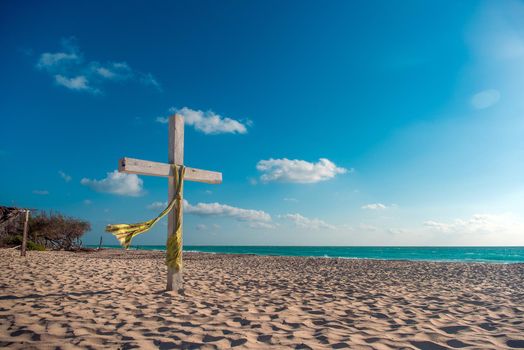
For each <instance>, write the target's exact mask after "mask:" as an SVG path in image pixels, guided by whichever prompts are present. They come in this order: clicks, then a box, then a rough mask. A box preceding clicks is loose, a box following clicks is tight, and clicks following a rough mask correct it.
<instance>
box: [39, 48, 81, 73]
mask: <svg viewBox="0 0 524 350" xmlns="http://www.w3.org/2000/svg"><path fill="white" fill-rule="evenodd" d="M78 61H80V57H79V56H78V55H77V54H76V53H75V52H56V53H50V52H45V53H43V54H41V55H40V58H39V59H38V62H37V64H36V66H37V68H39V69H45V70H53V69H55V68H56V67H57V66H60V65H63V64H64V63H68V64H70V63H77V62H78Z"/></svg>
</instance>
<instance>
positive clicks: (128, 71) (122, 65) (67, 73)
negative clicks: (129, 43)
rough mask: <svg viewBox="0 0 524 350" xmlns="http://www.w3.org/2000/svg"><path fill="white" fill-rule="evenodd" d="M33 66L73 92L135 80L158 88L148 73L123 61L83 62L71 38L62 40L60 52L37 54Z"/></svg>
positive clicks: (82, 55) (81, 54)
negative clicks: (37, 56)
mask: <svg viewBox="0 0 524 350" xmlns="http://www.w3.org/2000/svg"><path fill="white" fill-rule="evenodd" d="M36 67H37V68H38V69H39V70H41V71H43V72H46V73H48V74H49V75H51V76H52V77H53V79H54V81H55V83H56V84H57V85H59V86H62V87H65V88H67V89H70V90H74V91H84V92H89V93H93V94H99V93H101V92H102V86H103V85H105V84H106V83H108V82H117V81H119V82H122V81H137V82H139V83H141V84H143V85H148V86H153V87H155V88H156V89H158V90H160V89H161V87H160V84H159V83H158V81H157V80H156V79H155V77H154V76H153V75H152V74H151V73H142V72H140V71H137V70H134V69H132V68H131V67H130V66H129V64H127V63H126V62H110V61H109V62H104V63H100V62H98V61H86V60H85V59H84V54H83V53H82V52H81V51H80V49H79V48H78V46H77V45H76V43H75V40H74V39H73V38H70V39H64V40H62V49H61V51H58V52H44V53H42V54H40V56H39V58H38V61H37V63H36Z"/></svg>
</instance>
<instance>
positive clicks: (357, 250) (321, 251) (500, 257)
mask: <svg viewBox="0 0 524 350" xmlns="http://www.w3.org/2000/svg"><path fill="white" fill-rule="evenodd" d="M91 247H93V246H91ZM105 247H106V248H119V246H105ZM132 249H143V250H165V249H166V247H165V246H138V247H136V246H133V247H132ZM184 251H193V252H204V253H224V254H255V255H279V256H311V257H326V258H348V259H384V260H426V261H461V262H491V263H524V247H311V246H308V247H289V246H191V245H188V246H184Z"/></svg>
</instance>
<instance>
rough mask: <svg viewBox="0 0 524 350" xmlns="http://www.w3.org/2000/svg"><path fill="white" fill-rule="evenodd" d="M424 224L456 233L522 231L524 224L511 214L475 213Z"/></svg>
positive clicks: (441, 230) (445, 231) (434, 229)
mask: <svg viewBox="0 0 524 350" xmlns="http://www.w3.org/2000/svg"><path fill="white" fill-rule="evenodd" d="M424 226H426V227H427V228H428V229H430V230H432V231H437V232H441V233H454V234H471V233H494V234H501V233H504V232H508V231H520V230H522V229H524V225H523V224H522V223H520V222H518V221H517V220H515V219H513V218H512V217H511V215H509V214H503V215H494V214H475V215H473V216H472V217H471V218H469V219H466V220H464V219H455V220H453V221H451V222H443V221H435V220H428V221H426V222H424Z"/></svg>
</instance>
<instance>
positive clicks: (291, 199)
mask: <svg viewBox="0 0 524 350" xmlns="http://www.w3.org/2000/svg"><path fill="white" fill-rule="evenodd" d="M283 200H284V201H285V202H298V199H296V198H290V197H284V198H283Z"/></svg>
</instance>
